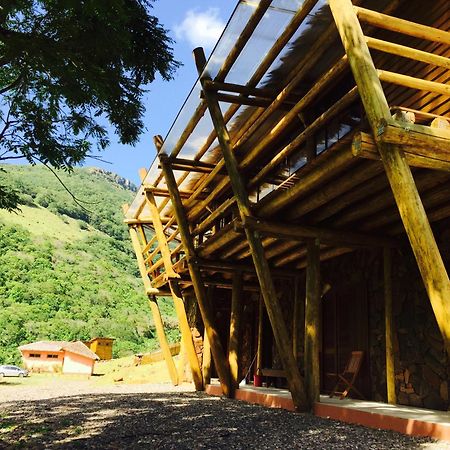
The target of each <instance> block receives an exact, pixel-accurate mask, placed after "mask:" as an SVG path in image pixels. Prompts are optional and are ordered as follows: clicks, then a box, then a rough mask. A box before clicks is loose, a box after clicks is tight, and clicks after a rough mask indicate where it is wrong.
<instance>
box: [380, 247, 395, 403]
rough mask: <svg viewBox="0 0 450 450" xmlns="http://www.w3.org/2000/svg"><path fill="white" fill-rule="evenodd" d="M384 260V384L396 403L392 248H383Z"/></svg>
mask: <svg viewBox="0 0 450 450" xmlns="http://www.w3.org/2000/svg"><path fill="white" fill-rule="evenodd" d="M383 260H384V324H385V336H386V338H385V339H386V386H387V400H388V403H389V404H391V405H395V404H396V403H397V399H396V395H395V364H394V318H393V315H392V250H390V249H388V248H385V249H384V250H383Z"/></svg>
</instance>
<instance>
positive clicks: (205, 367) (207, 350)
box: [202, 329, 211, 386]
mask: <svg viewBox="0 0 450 450" xmlns="http://www.w3.org/2000/svg"><path fill="white" fill-rule="evenodd" d="M202 373H203V381H204V383H205V386H206V385H207V384H210V383H211V346H210V345H209V339H208V333H207V332H206V329H205V332H204V333H203V361H202Z"/></svg>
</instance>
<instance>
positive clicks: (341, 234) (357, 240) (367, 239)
mask: <svg viewBox="0 0 450 450" xmlns="http://www.w3.org/2000/svg"><path fill="white" fill-rule="evenodd" d="M243 226H244V228H246V227H248V228H250V229H251V230H254V231H258V232H259V233H261V234H264V235H267V236H274V237H277V238H280V239H288V240H293V239H294V240H300V241H304V240H306V239H320V241H321V242H323V243H325V244H329V245H334V246H336V245H341V246H344V247H350V246H355V247H390V248H395V247H398V243H397V242H396V241H395V240H394V239H391V238H387V237H378V236H372V235H368V234H364V233H354V232H349V231H344V230H333V229H324V228H318V227H310V226H302V225H291V224H286V223H281V222H274V221H267V220H263V219H256V218H254V217H246V218H245V220H244V221H243Z"/></svg>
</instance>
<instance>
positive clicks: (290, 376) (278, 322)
mask: <svg viewBox="0 0 450 450" xmlns="http://www.w3.org/2000/svg"><path fill="white" fill-rule="evenodd" d="M194 57H195V62H196V65H197V69H198V72H199V74H200V76H201V79H200V81H201V83H202V88H203V92H204V95H205V100H206V104H207V106H208V109H209V112H210V115H211V119H212V122H213V124H214V129H215V130H216V134H217V138H218V141H219V144H220V147H221V150H222V154H223V158H224V161H225V165H226V168H227V172H228V175H229V177H230V182H231V187H232V189H233V193H234V196H235V198H236V203H237V205H238V208H239V213H240V216H241V219H242V221H243V222H244V223H245V219H246V218H247V217H249V216H251V210H250V201H249V199H248V194H247V190H246V187H245V183H244V181H243V180H242V178H241V174H240V173H239V168H238V163H237V161H236V158H235V156H234V153H233V150H232V147H231V141H230V136H229V133H228V130H227V128H226V124H225V121H224V119H223V115H222V112H221V110H220V106H219V102H218V100H217V95H216V93H215V92H214V91H211V90H208V89H207V88H205V82H207V81H208V80H211V78H210V77H209V75H208V74H203V75H202V72H203V69H204V67H205V64H206V58H205V54H204V52H203V49H202V48H196V49H195V50H194ZM245 235H246V237H247V241H248V244H249V247H250V249H251V253H252V258H253V263H254V265H255V270H256V273H257V276H258V280H259V284H260V286H261V293H262V295H263V298H264V303H265V305H266V310H267V314H268V316H269V319H270V323H271V325H272V329H273V334H274V337H275V341H276V344H277V349H278V354H279V356H280V359H281V362H282V364H283V368H284V370H285V371H286V377H287V381H288V384H289V389H290V391H291V395H292V400H293V402H294V405H295V407H296V408H297V409H299V410H306V409H307V400H306V395H305V388H304V383H303V379H302V377H301V376H300V371H299V369H298V367H297V363H296V361H295V358H294V354H293V352H292V342H291V340H290V338H289V336H288V332H287V329H286V324H285V321H284V318H283V312H282V310H281V307H280V304H279V301H278V298H277V295H276V291H275V286H274V284H273V280H272V276H271V273H270V269H269V264H268V262H267V260H266V257H265V255H264V247H263V245H262V242H261V238H260V237H259V234H258V233H257V232H255V231H253V230H251V229H249V228H248V227H245Z"/></svg>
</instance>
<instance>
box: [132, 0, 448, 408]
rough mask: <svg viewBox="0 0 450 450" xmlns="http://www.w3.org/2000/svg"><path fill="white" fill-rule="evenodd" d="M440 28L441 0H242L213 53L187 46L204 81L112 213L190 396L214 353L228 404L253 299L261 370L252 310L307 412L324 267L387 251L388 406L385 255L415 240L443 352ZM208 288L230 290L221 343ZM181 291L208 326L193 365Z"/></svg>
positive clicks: (316, 380)
mask: <svg viewBox="0 0 450 450" xmlns="http://www.w3.org/2000/svg"><path fill="white" fill-rule="evenodd" d="M449 27H450V14H449V7H448V2H447V1H446V0H434V1H433V2H431V4H429V2H421V1H419V0H411V1H408V2H406V1H401V0H383V1H370V0H353V3H352V1H351V0H328V3H327V2H325V1H323V0H304V1H303V2H301V1H298V0H291V1H284V2H281V1H277V0H272V1H271V0H260V1H240V2H239V3H238V5H237V7H236V10H235V12H234V13H233V16H232V17H231V19H230V22H229V24H228V25H227V28H226V30H225V32H224V34H223V36H222V38H221V39H220V41H219V43H218V44H217V46H216V48H215V50H214V51H213V53H212V56H211V58H210V59H209V61H206V59H205V56H204V53H203V50H202V49H196V50H195V51H194V57H195V63H196V66H197V70H198V73H199V79H198V81H197V83H196V84H195V86H194V88H193V90H192V91H191V93H190V95H189V97H188V99H187V101H186V102H185V104H184V106H183V108H182V110H181V111H180V113H179V115H178V116H177V118H176V120H175V123H174V125H173V126H172V128H171V130H170V132H169V134H168V136H167V137H166V138H165V139H164V140H163V139H162V138H161V137H160V136H156V137H155V145H156V150H157V158H156V159H155V161H154V162H153V164H152V166H151V167H150V169H149V170H143V171H142V174H141V178H142V185H141V187H140V189H139V191H138V193H137V196H136V198H135V199H134V201H133V203H132V204H131V205H126V206H125V207H124V214H125V222H126V223H127V224H128V226H129V230H130V235H131V239H132V243H133V247H134V250H135V252H136V256H137V260H138V264H139V269H140V272H141V275H142V278H143V281H144V285H145V290H146V293H147V295H148V296H149V302H150V306H151V308H152V312H153V316H154V319H155V325H156V329H157V332H158V338H159V340H160V344H161V348H162V350H163V351H164V352H165V355H166V361H167V363H168V367H169V372H170V374H171V377H172V380H173V382H174V383H175V384H176V383H177V382H178V379H179V377H180V373H179V371H178V372H177V369H176V367H175V365H174V362H173V361H172V357H171V355H170V351H169V349H168V346H167V341H166V338H165V335H164V330H163V324H162V320H161V316H160V313H159V309H158V305H157V298H158V296H164V295H165V296H172V297H173V300H174V302H175V306H176V312H177V316H178V320H179V325H180V329H181V334H182V346H183V348H184V351H185V353H186V355H187V357H188V360H189V364H190V368H191V371H192V377H193V380H194V382H195V386H196V388H197V389H198V390H201V389H203V388H204V386H205V384H206V383H207V382H208V378H209V377H210V371H211V367H210V362H209V347H210V351H211V355H212V360H213V362H214V367H215V371H216V373H217V376H218V377H219V380H220V383H221V386H222V391H223V393H224V395H227V396H233V392H234V391H235V389H237V388H238V384H239V381H240V380H241V379H242V376H243V375H242V370H241V371H240V369H239V367H240V366H242V364H243V363H242V361H241V359H240V349H241V347H242V333H241V330H242V322H243V312H242V311H243V308H245V307H246V302H248V301H249V297H250V296H251V295H253V296H256V297H258V296H259V298H260V299H261V300H260V301H259V305H257V306H256V309H255V311H256V312H255V314H256V315H257V316H258V317H259V319H258V320H259V322H258V326H257V329H258V330H259V331H258V332H257V350H258V352H259V353H258V355H257V362H256V367H257V369H258V370H259V369H262V366H263V362H262V360H261V358H262V357H261V355H260V353H261V348H260V346H261V340H262V334H263V330H262V328H263V318H262V316H263V312H262V311H263V310H264V311H265V314H266V317H267V319H268V320H267V319H266V324H270V328H271V333H272V335H273V342H274V344H275V348H276V353H277V358H278V360H279V363H280V365H281V368H282V369H283V373H284V374H285V377H286V380H287V384H288V387H289V389H290V392H291V394H292V399H293V402H294V404H295V406H296V407H297V408H298V409H299V410H303V411H305V410H310V409H311V407H312V405H313V404H314V402H316V401H318V400H319V393H320V389H321V386H320V377H321V375H320V361H321V359H320V358H321V355H320V354H321V347H320V346H321V337H320V336H321V333H322V329H321V317H322V316H321V297H322V296H323V295H324V292H325V290H326V289H324V283H323V282H321V273H320V272H321V267H320V266H321V265H323V264H326V262H327V261H329V260H331V259H335V258H339V257H342V256H341V255H344V254H347V253H350V252H354V251H357V250H358V251H359V250H360V249H380V252H381V253H380V254H381V255H384V256H383V258H384V293H385V302H386V303H385V310H384V311H385V312H384V314H385V324H386V326H385V342H386V346H385V347H386V386H387V399H388V400H389V402H391V403H395V401H396V393H395V385H394V350H393V348H394V344H393V337H392V336H393V333H394V325H393V320H392V301H393V294H392V284H393V283H395V280H392V279H391V255H392V252H394V251H396V249H398V248H408V247H409V246H410V248H412V251H413V253H414V256H415V259H416V262H417V266H418V269H419V271H420V274H421V277H422V280H423V284H424V286H425V289H426V292H427V294H428V298H429V302H430V304H431V307H432V310H433V312H434V316H435V321H436V324H437V327H438V329H439V331H440V333H441V335H442V342H443V348H445V350H446V351H447V352H450V281H449V277H448V274H447V271H446V268H445V265H444V261H443V258H442V256H441V252H440V249H439V248H438V245H437V243H436V239H435V237H434V235H433V230H432V228H431V225H433V226H434V224H439V223H442V221H445V220H446V219H447V218H449V217H450V197H449V193H450V125H449V118H448V116H447V114H448V113H449V110H450V102H449V96H450V86H449V84H448V82H449V80H450V59H449V56H450V32H449V31H448V30H449ZM230 42H232V43H233V44H232V45H231V46H230ZM430 224H431V225H430ZM408 241H409V243H408ZM283 284H289V286H294V288H293V289H288V291H289V292H288V293H286V289H285V290H283V289H282V288H280V286H282V285H283ZM211 287H213V289H215V290H216V291H224V292H230V295H229V298H230V299H229V301H230V317H229V318H228V319H227V324H228V323H229V327H228V333H227V334H228V336H224V332H223V330H222V328H223V327H221V324H220V323H218V318H217V315H216V314H215V311H214V302H213V301H212V299H211V293H210V292H211ZM244 292H247V293H250V294H249V295H243V293H244ZM303 294H304V295H303ZM224 295H226V294H224ZM187 296H195V299H196V304H197V305H198V308H199V311H200V316H201V320H202V323H203V324H204V329H205V339H204V346H203V363H202V360H201V358H198V355H197V350H196V348H195V345H194V341H193V337H192V333H191V326H192V324H191V323H189V321H188V314H187V312H186V304H187V299H186V297H187ZM283 296H284V297H286V296H287V297H288V298H287V299H286V298H282V297H283ZM303 299H304V301H303ZM285 302H288V303H290V304H292V305H293V311H294V313H293V317H287V315H286V313H285V311H284V307H283V305H284V304H285ZM300 310H302V311H303V313H302V314H300V313H299V312H298V311H300ZM300 317H301V318H302V320H300ZM287 321H292V324H289V326H288V325H287ZM300 330H304V331H300ZM300 336H301V338H300ZM299 355H301V358H302V361H299ZM250 368H251V366H250V367H249V369H250ZM254 370H255V369H254ZM240 373H241V375H239V374H240Z"/></svg>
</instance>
